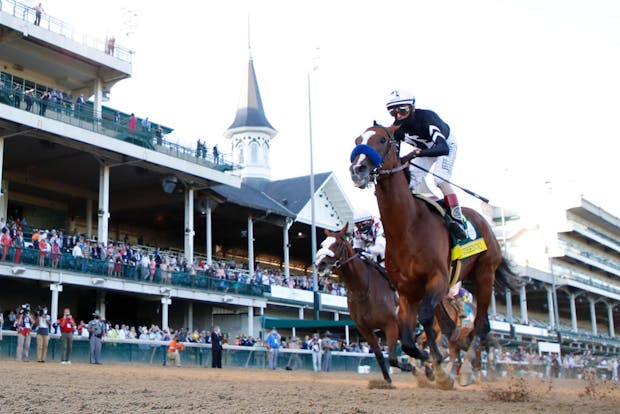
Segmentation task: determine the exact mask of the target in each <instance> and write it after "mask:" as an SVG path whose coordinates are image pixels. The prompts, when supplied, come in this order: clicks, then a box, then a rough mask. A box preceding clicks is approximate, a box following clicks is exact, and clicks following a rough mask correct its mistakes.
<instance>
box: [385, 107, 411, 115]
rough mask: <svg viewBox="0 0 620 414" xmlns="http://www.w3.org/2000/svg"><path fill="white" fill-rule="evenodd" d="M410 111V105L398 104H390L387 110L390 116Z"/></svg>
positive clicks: (405, 113)
mask: <svg viewBox="0 0 620 414" xmlns="http://www.w3.org/2000/svg"><path fill="white" fill-rule="evenodd" d="M410 111H411V106H410V105H400V106H392V107H390V108H388V112H389V113H390V115H392V116H396V115H407V114H408V113H409V112H410Z"/></svg>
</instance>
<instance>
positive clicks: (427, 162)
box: [409, 134, 458, 196]
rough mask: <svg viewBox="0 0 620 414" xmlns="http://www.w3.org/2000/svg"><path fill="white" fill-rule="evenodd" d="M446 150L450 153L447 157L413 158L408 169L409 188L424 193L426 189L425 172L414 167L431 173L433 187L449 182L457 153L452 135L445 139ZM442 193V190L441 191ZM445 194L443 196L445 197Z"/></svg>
mask: <svg viewBox="0 0 620 414" xmlns="http://www.w3.org/2000/svg"><path fill="white" fill-rule="evenodd" d="M447 143H448V148H450V152H449V154H448V155H443V156H441V157H421V158H414V159H413V161H412V164H414V165H411V166H410V167H409V171H411V179H410V180H409V188H411V189H412V190H414V191H416V192H425V191H424V189H425V188H427V187H426V182H425V180H424V179H425V178H426V174H427V172H426V171H424V170H421V169H420V168H416V167H415V165H419V166H420V167H422V168H424V169H425V170H428V171H431V172H432V173H434V174H435V176H433V178H434V181H435V185H437V186H438V185H439V184H441V183H444V182H445V181H444V180H450V178H451V177H452V169H453V168H454V162H455V161H456V153H457V151H458V144H457V143H456V140H455V139H454V138H453V137H452V134H450V136H449V137H448V139H447ZM442 191H443V190H442ZM445 195H446V194H444V196H445Z"/></svg>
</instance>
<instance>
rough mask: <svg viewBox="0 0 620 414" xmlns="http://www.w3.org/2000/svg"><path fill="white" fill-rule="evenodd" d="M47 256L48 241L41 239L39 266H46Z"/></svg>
mask: <svg viewBox="0 0 620 414" xmlns="http://www.w3.org/2000/svg"><path fill="white" fill-rule="evenodd" d="M45 256H47V240H46V239H45V238H44V237H41V238H39V266H41V267H43V266H45Z"/></svg>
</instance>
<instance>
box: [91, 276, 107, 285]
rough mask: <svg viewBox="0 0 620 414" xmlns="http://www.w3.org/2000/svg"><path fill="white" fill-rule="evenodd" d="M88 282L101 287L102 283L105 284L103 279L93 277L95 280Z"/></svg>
mask: <svg viewBox="0 0 620 414" xmlns="http://www.w3.org/2000/svg"><path fill="white" fill-rule="evenodd" d="M90 281H91V283H92V284H93V285H102V284H103V282H105V279H102V278H100V277H95V278H93V279H91V280H90Z"/></svg>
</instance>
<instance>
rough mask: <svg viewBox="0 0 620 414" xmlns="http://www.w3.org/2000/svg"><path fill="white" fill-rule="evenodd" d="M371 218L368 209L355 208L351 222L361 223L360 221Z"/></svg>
mask: <svg viewBox="0 0 620 414" xmlns="http://www.w3.org/2000/svg"><path fill="white" fill-rule="evenodd" d="M367 220H372V214H370V211H368V210H355V213H354V214H353V223H355V224H357V223H361V222H362V221H367Z"/></svg>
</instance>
